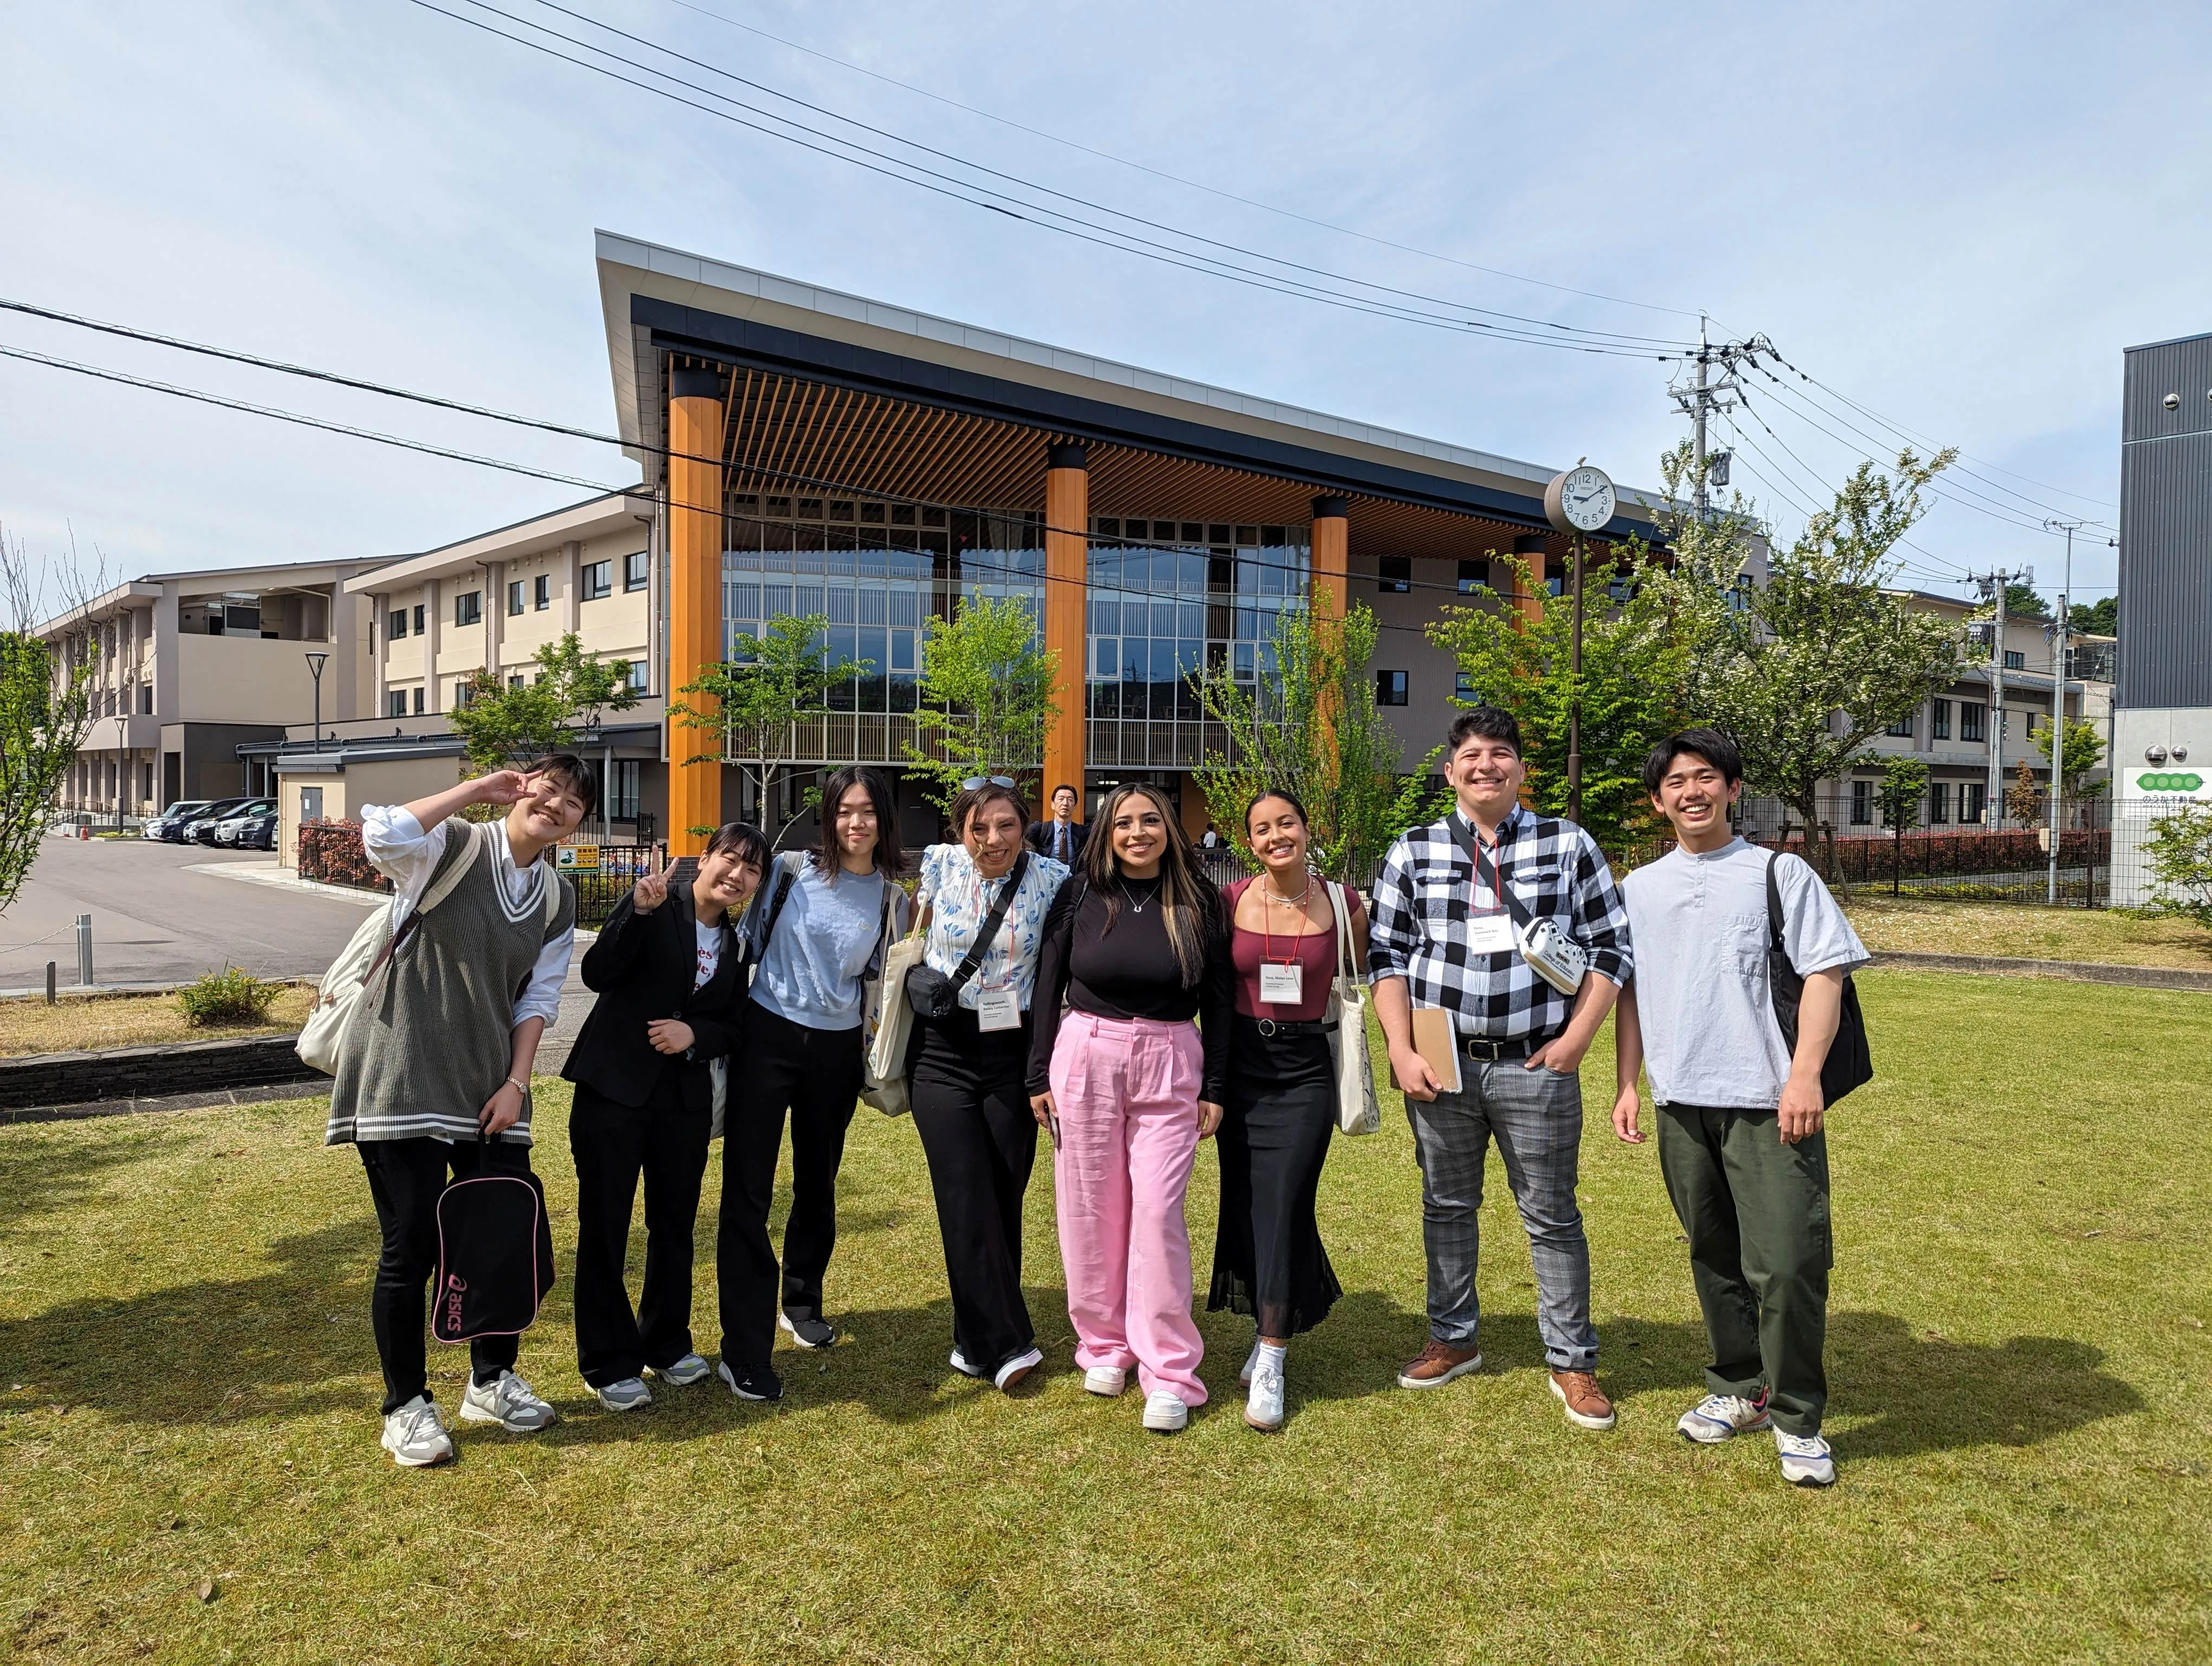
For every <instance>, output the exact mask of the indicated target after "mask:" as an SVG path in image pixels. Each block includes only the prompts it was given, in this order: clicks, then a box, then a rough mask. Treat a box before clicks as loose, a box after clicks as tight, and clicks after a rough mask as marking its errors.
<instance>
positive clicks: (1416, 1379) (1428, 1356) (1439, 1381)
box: [1398, 1337, 1482, 1389]
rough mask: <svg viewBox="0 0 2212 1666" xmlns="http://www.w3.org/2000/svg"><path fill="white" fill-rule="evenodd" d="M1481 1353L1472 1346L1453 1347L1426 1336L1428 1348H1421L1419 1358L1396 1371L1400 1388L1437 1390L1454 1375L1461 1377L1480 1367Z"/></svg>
mask: <svg viewBox="0 0 2212 1666" xmlns="http://www.w3.org/2000/svg"><path fill="white" fill-rule="evenodd" d="M1481 1365H1482V1355H1481V1353H1480V1352H1479V1351H1478V1350H1476V1349H1474V1348H1455V1347H1453V1346H1452V1345H1451V1344H1450V1343H1449V1342H1439V1341H1437V1340H1436V1339H1435V1338H1434V1337H1431V1338H1430V1339H1429V1345H1428V1347H1425V1348H1423V1349H1422V1350H1421V1355H1420V1358H1419V1359H1414V1360H1413V1361H1411V1362H1409V1363H1408V1364H1407V1366H1406V1369H1405V1370H1403V1371H1400V1372H1399V1373H1398V1386H1399V1387H1400V1388H1401V1389H1440V1388H1442V1387H1443V1385H1444V1384H1445V1383H1449V1382H1450V1381H1451V1380H1452V1378H1454V1377H1464V1376H1466V1375H1467V1374H1468V1372H1469V1371H1477V1370H1480V1368H1481Z"/></svg>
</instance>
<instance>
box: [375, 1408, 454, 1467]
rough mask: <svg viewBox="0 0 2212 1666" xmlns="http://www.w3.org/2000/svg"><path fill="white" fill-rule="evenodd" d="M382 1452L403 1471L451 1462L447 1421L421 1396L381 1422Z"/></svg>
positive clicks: (451, 1449)
mask: <svg viewBox="0 0 2212 1666" xmlns="http://www.w3.org/2000/svg"><path fill="white" fill-rule="evenodd" d="M384 1450H386V1451H387V1452H389V1453H391V1454H392V1462H394V1463H396V1464H398V1466H399V1467H400V1468H403V1469H427V1468H430V1467H431V1466H432V1465H434V1464H440V1463H451V1462H453V1437H452V1436H451V1435H449V1434H447V1432H446V1420H445V1419H444V1418H443V1417H441V1415H439V1412H438V1408H436V1407H435V1406H434V1405H432V1404H431V1403H430V1402H429V1401H428V1400H426V1399H425V1398H423V1396H422V1395H419V1394H418V1395H416V1396H415V1397H414V1398H413V1399H412V1400H410V1401H409V1402H407V1403H406V1404H405V1405H404V1406H402V1407H401V1408H399V1409H398V1411H396V1412H390V1413H387V1414H386V1416H385V1419H384Z"/></svg>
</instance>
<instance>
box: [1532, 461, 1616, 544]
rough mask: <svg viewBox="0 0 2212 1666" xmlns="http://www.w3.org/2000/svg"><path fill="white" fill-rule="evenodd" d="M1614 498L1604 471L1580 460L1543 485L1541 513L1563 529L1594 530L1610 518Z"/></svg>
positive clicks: (1571, 531)
mask: <svg viewBox="0 0 2212 1666" xmlns="http://www.w3.org/2000/svg"><path fill="white" fill-rule="evenodd" d="M1616 501H1617V500H1616V499H1615V497H1614V495H1613V482H1612V481H1610V480H1608V479H1607V477H1606V473H1605V471H1604V470H1603V469H1594V468H1592V467H1590V466H1589V464H1587V463H1580V464H1577V465H1575V466H1574V467H1573V468H1571V469H1569V470H1568V471H1566V472H1565V474H1560V475H1555V476H1553V479H1552V483H1551V484H1550V485H1548V486H1547V487H1545V488H1544V516H1545V519H1546V520H1549V521H1550V522H1551V523H1552V525H1553V526H1555V527H1557V528H1558V529H1559V531H1560V532H1566V533H1569V534H1572V533H1575V532H1595V531H1597V529H1598V528H1599V527H1601V526H1604V525H1605V524H1606V522H1607V521H1608V520H1612V519H1613V508H1614V506H1615V503H1616Z"/></svg>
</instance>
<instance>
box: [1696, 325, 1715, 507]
mask: <svg viewBox="0 0 2212 1666" xmlns="http://www.w3.org/2000/svg"><path fill="white" fill-rule="evenodd" d="M1712 356H1713V350H1712V348H1711V345H1710V344H1708V343H1707V342H1706V340H1705V314H1704V313H1699V314H1698V380H1697V383H1696V385H1695V390H1694V391H1693V392H1692V394H1691V398H1692V400H1693V401H1694V402H1695V405H1696V411H1695V414H1694V415H1693V416H1692V418H1691V421H1692V423H1695V424H1696V426H1697V430H1698V453H1697V454H1698V493H1697V506H1698V519H1699V520H1704V519H1705V511H1706V508H1707V502H1706V493H1705V411H1706V410H1707V408H1708V407H1709V406H1710V405H1711V402H1712V390H1711V387H1709V386H1707V385H1706V380H1705V374H1706V371H1707V369H1708V368H1709V367H1710V366H1711V362H1712Z"/></svg>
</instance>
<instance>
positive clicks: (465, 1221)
mask: <svg viewBox="0 0 2212 1666" xmlns="http://www.w3.org/2000/svg"><path fill="white" fill-rule="evenodd" d="M479 1149H480V1150H481V1151H482V1152H483V1161H484V1167H483V1170H482V1172H480V1173H477V1174H476V1175H473V1176H471V1177H469V1178H468V1179H466V1180H456V1181H454V1182H453V1183H452V1184H451V1185H449V1186H447V1188H446V1189H445V1190H444V1191H443V1192H441V1193H440V1194H439V1196H438V1282H437V1284H436V1285H435V1286H434V1287H433V1289H434V1296H433V1299H432V1302H431V1306H430V1335H433V1336H435V1338H437V1340H438V1341H441V1342H465V1341H470V1340H471V1338H473V1337H477V1336H513V1335H520V1333H521V1332H523V1331H526V1330H527V1329H530V1327H531V1325H532V1323H534V1322H536V1320H537V1318H538V1304H540V1303H541V1302H543V1301H544V1299H545V1292H548V1291H549V1290H550V1289H552V1288H553V1279H554V1273H553V1226H552V1223H551V1222H550V1220H549V1219H547V1217H546V1213H545V1187H544V1183H543V1182H542V1181H540V1180H539V1179H538V1177H537V1176H536V1175H534V1174H532V1173H531V1172H530V1170H528V1169H526V1168H523V1169H511V1170H503V1171H502V1170H499V1169H497V1168H495V1167H494V1166H493V1164H494V1163H495V1161H496V1157H495V1153H497V1152H500V1151H501V1150H503V1149H504V1147H503V1146H502V1144H501V1142H500V1141H498V1140H489V1141H486V1142H484V1144H483V1146H480V1147H479Z"/></svg>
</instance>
